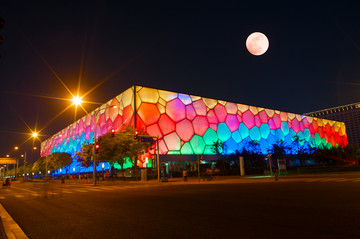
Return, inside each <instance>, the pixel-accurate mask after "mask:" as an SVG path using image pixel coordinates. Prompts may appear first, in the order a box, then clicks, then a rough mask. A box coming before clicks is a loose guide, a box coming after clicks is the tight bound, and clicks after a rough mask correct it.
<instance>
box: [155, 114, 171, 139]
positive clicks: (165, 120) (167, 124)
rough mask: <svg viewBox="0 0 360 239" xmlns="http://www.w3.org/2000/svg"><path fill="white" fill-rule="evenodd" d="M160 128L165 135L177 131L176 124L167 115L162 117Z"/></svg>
mask: <svg viewBox="0 0 360 239" xmlns="http://www.w3.org/2000/svg"><path fill="white" fill-rule="evenodd" d="M159 127H160V129H161V131H162V133H163V134H164V135H167V134H170V133H172V132H174V131H175V123H174V121H172V119H170V117H169V116H167V115H166V114H163V115H161V117H160V119H159Z"/></svg>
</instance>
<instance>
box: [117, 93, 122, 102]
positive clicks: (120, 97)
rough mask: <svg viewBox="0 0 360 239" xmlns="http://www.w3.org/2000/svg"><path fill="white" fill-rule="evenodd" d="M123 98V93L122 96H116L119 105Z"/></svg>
mask: <svg viewBox="0 0 360 239" xmlns="http://www.w3.org/2000/svg"><path fill="white" fill-rule="evenodd" d="M122 97H123V94H122V93H121V94H120V95H118V96H116V100H117V101H119V103H120V102H121V100H122Z"/></svg>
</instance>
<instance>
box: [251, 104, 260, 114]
mask: <svg viewBox="0 0 360 239" xmlns="http://www.w3.org/2000/svg"><path fill="white" fill-rule="evenodd" d="M249 109H250V111H251V112H252V113H253V115H257V114H258V113H259V112H258V109H257V107H255V106H250V107H249Z"/></svg>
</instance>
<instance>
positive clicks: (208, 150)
mask: <svg viewBox="0 0 360 239" xmlns="http://www.w3.org/2000/svg"><path fill="white" fill-rule="evenodd" d="M204 154H215V153H214V152H213V147H212V146H209V145H207V146H205V150H204Z"/></svg>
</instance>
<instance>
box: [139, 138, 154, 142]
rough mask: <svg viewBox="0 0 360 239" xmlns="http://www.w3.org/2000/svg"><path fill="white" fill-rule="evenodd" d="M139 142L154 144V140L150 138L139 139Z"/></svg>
mask: <svg viewBox="0 0 360 239" xmlns="http://www.w3.org/2000/svg"><path fill="white" fill-rule="evenodd" d="M140 141H141V142H143V143H152V142H154V139H153V138H150V137H141V138H140Z"/></svg>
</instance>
